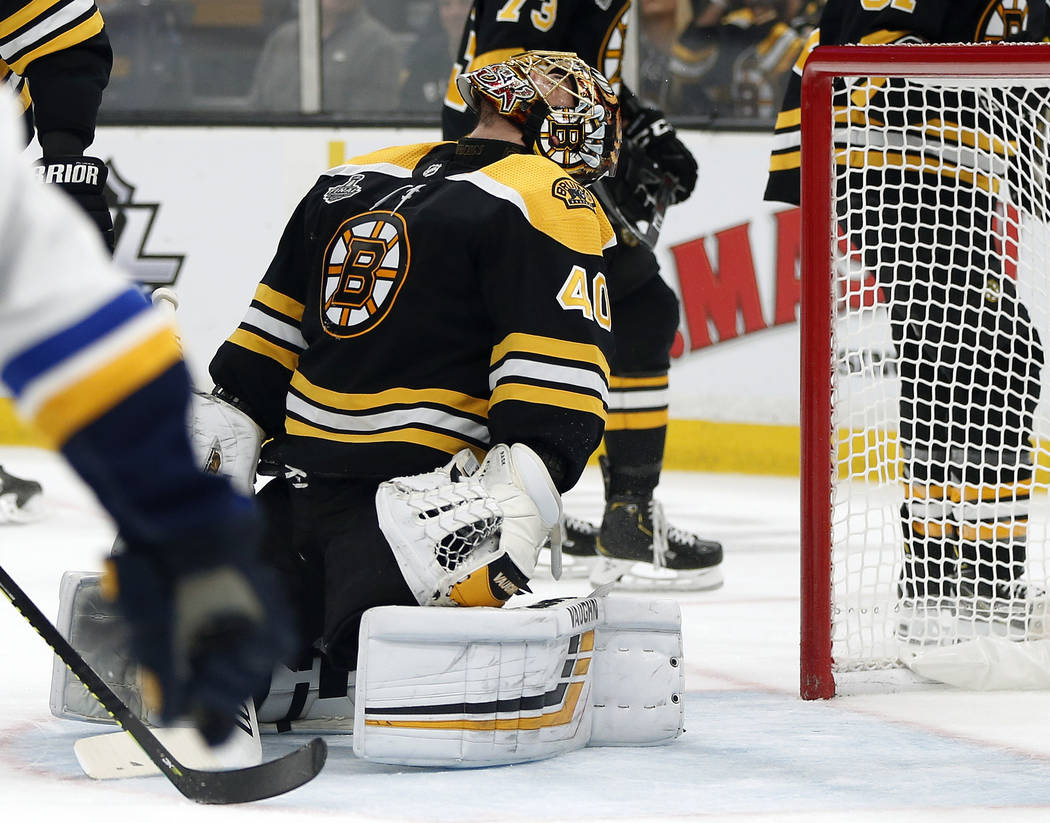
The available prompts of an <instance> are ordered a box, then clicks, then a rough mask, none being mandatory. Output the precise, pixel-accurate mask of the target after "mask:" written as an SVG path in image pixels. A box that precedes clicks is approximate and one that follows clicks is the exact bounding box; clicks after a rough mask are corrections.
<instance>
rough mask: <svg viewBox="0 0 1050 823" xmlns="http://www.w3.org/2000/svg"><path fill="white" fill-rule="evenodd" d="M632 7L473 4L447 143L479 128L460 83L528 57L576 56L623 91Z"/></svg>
mask: <svg viewBox="0 0 1050 823" xmlns="http://www.w3.org/2000/svg"><path fill="white" fill-rule="evenodd" d="M630 6H631V0H574V2H572V3H558V2H557V0H509V1H508V0H474V8H473V9H472V10H471V12H470V16H469V17H468V18H467V24H466V26H465V27H464V31H463V39H462V41H461V42H460V46H459V57H458V59H457V61H456V64H455V66H453V69H452V76H451V78H450V80H449V86H448V91H447V92H446V94H445V101H444V106H443V108H442V111H441V130H442V133H443V134H444V136H445V139H447V140H455V139H456V138H458V137H462V136H463V135H464V134H466V133H467V132H469V131H470V130H471V129H472V128H473V127H474V124H475V123H476V122H477V117H476V116H475V115H474V113H473V112H471V111H470V109H469V108H467V104H466V103H465V102H464V101H463V97H462V96H461V95H460V93H459V90H458V89H457V87H456V77H457V76H459V74H460V73H463V72H468V71H474V70H475V69H479V68H481V67H482V66H488V65H490V64H492V63H498V62H500V61H501V60H506V59H507V58H508V57H510V56H511V55H514V54H519V53H520V52H523V51H531V50H533V49H542V50H545V51H571V52H575V53H576V54H577V55H578V56H579V57H580V59H581V60H583V61H584V62H585V63H587V65H589V66H593V67H594V68H596V69H598V71H600V72H601V73H602V74H604V75H605V76H606V77H607V78H608V79H609V81H610V82H611V83H612V84H613V88H614V89H619V84H620V74H621V69H622V62H623V48H624V41H625V39H626V31H627V10H628V9H629V8H630Z"/></svg>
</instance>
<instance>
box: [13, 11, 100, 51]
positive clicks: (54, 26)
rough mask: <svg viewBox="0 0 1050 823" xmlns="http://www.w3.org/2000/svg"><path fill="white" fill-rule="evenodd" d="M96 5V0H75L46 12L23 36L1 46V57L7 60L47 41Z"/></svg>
mask: <svg viewBox="0 0 1050 823" xmlns="http://www.w3.org/2000/svg"><path fill="white" fill-rule="evenodd" d="M94 7H95V2H94V0H73V2H72V3H70V4H69V5H68V6H63V7H62V8H60V9H59V10H58V11H56V12H54V13H53V14H46V13H45V14H44V15H43V16H42V17H41V18H39V20H38V22H37V24H36V25H35V26H32V27H31V28H30V29H29V30H28V31H27V32H26V33H25V34H23V35H22V36H21V37H16V38H15V39H14V40H10V41H8V42H7V43H4V44H3V47H2V48H0V57H2V58H4V60H5V61H7V60H8V59H9V58H10V57H11V56H12V55H14V54H17V53H18V52H20V51H22V50H23V49H26V48H29V47H30V46H33V45H35V44H37V43H45V42H47V40H49V39H50V37H51V35H52V34H53V33H54V32H56V31H57V30H58V29H60V28H62V26H64V25H65V24H66V23H69V22H71V21H73V20H75V19H76V18H78V17H80V16H81V15H82V14H85V13H87V12H89V11H91V10H92V9H93V8H94Z"/></svg>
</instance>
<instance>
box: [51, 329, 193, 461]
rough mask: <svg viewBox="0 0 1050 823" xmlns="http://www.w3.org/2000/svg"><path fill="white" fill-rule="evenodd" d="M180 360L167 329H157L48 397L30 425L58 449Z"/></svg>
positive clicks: (172, 335) (171, 333)
mask: <svg viewBox="0 0 1050 823" xmlns="http://www.w3.org/2000/svg"><path fill="white" fill-rule="evenodd" d="M181 357H182V352H181V350H180V348H179V342H178V339H177V338H176V336H175V334H174V333H173V330H172V328H171V327H170V326H165V327H163V328H161V329H158V330H157V331H156V332H154V333H153V334H151V335H149V336H148V337H146V338H145V339H143V340H142V341H140V342H139V343H138V345H135V346H133V347H131V348H130V349H127V350H125V351H124V352H123V353H122V354H121V355H120V356H118V357H115V358H113V359H112V360H109V361H108V362H106V363H105V365H103V366H102V367H101V368H98V369H96V370H95V371H93V372H91V373H90V374H88V375H86V376H85V377H84V378H83V379H81V380H79V381H77V382H76V383H74V384H73V385H72V386H69V387H68V388H66V389H65V390H63V391H61V392H58V393H57V394H55V395H53V396H51V397H50V398H48V400H47V402H45V403H44V404H43V405H42V406H41V407H40V409H39V410H38V411H37V412H36V414H35V415H34V416H33V422H34V423H35V424H36V425H37V427H38V428H39V429H40V430H41V431H42V432H43V433H44V434H45V435H47V436H48V437H49V438H50V439H51V441H52V443H53V444H54V445H56V446H61V445H62V444H63V443H64V442H65V441H66V440H68V439H69V438H70V437H71V436H72V435H73V434H74V433H76V432H77V431H79V430H80V429H82V428H83V427H84V426H86V425H88V424H89V423H91V422H93V421H95V420H97V419H98V418H99V417H101V416H102V415H103V414H105V413H106V412H107V411H109V410H110V409H112V408H113V407H114V406H116V405H117V404H118V403H120V402H121V401H123V400H124V399H125V398H126V397H128V396H129V395H131V394H133V393H134V392H136V391H138V390H139V389H140V388H142V387H143V386H144V385H146V384H147V383H149V382H150V381H151V380H154V379H155V378H156V377H157V376H159V375H160V374H162V373H163V372H165V371H166V370H167V369H169V368H171V367H172V366H173V365H174V364H175V363H177V362H178V361H179V359H180V358H181Z"/></svg>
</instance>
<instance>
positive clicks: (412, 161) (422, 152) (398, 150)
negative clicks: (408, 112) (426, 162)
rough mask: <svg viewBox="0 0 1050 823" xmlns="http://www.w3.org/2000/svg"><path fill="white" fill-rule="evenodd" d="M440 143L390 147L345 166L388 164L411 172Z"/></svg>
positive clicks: (348, 162)
mask: <svg viewBox="0 0 1050 823" xmlns="http://www.w3.org/2000/svg"><path fill="white" fill-rule="evenodd" d="M441 142H442V141H436V142H433V143H416V144H415V145H411V146H392V147H390V148H386V149H379V150H378V151H373V152H369V153H368V154H362V155H359V156H357V157H354V158H351V159H350V160H347V161H346V165H348V166H372V165H377V164H379V163H389V164H390V165H392V166H398V167H400V168H403V169H406V170H407V171H412V170H413V169H414V168H415V167H416V166H417V165H418V164H419V161H420V160H422V159H423V158H424V157H425V156H426V155H428V154H429V153H430V152H431V151H433V150H434V148H435V147H436V146H440V145H441ZM339 168H341V167H337V168H334V169H331V170H329V171H328V174H339V173H340V172H339Z"/></svg>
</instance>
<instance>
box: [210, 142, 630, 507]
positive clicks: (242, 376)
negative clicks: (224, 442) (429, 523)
mask: <svg viewBox="0 0 1050 823" xmlns="http://www.w3.org/2000/svg"><path fill="white" fill-rule="evenodd" d="M523 151H524V150H523V149H520V150H519V149H518V148H517V147H514V146H512V145H511V144H509V143H504V142H499V141H488V140H462V141H460V142H459V143H425V144H419V145H412V146H404V147H398V148H390V149H385V150H382V151H379V152H376V153H374V154H370V155H366V156H363V157H359V158H356V159H354V160H351V161H350V162H349V163H348V164H347V165H345V166H340V167H338V168H335V169H332V170H330V171H328V172H326V173H325V174H323V175H322V176H321V177H320V179H319V180H318V181H317V183H316V184H315V185H314V187H313V188H312V189H311V190H310V191H309V193H308V194H307V195H306V197H304V198H303V200H302V201H301V202H300V204H299V206H298V207H297V208H296V210H295V212H294V213H293V215H292V217H291V220H290V221H289V223H288V226H287V228H286V230H285V232H284V235H283V237H282V238H281V240H280V244H279V246H278V249H277V253H276V256H275V257H274V258H273V261H272V262H271V264H270V266H269V268H268V270H267V272H266V274H265V276H264V277H263V279H262V282H261V283H260V285H259V286H258V289H257V290H256V293H255V298H254V300H253V301H252V303H251V306H250V308H249V310H248V312H247V314H246V315H245V317H244V320H243V321H242V322H241V324H240V326H239V327H238V328H237V330H236V331H235V332H234V333H233V335H232V336H231V337H230V338H229V340H228V341H227V342H226V343H224V344H223V345H222V346H221V347H220V349H219V351H218V352H217V354H216V356H215V357H214V358H213V360H212V363H211V374H212V377H213V378H214V380H215V382H216V383H217V384H218V385H219V386H222V387H223V388H224V389H226V390H227V391H229V392H231V393H232V394H234V395H235V396H236V397H237V398H239V399H240V400H241V401H242V402H243V403H244V404H245V406H246V408H247V410H248V411H249V413H250V414H251V415H252V416H253V417H254V418H255V419H256V420H257V422H259V424H260V425H261V426H262V427H263V428H264V430H265V431H266V433H267V434H268V435H269V436H271V437H273V438H275V439H274V442H273V444H272V445H271V446H269V447H268V452H269V455H268V456H271V457H273V458H274V459H276V460H279V461H280V462H283V463H286V464H288V465H291V466H295V467H297V468H300V469H303V470H305V471H307V472H314V473H318V474H327V475H341V476H355V477H361V478H376V479H382V478H389V477H394V476H397V475H405V474H415V473H419V472H423V471H429V470H431V469H433V468H434V467H435V466H437V465H439V464H440V463H443V462H445V461H447V459H448V457H449V455H451V454H454V453H455V452H457V451H458V450H460V449H462V448H464V447H468V448H471V449H473V450H474V451H475V452H476V453H478V454H479V455H480V454H481V453H482V452H484V451H485V450H487V449H488V448H489V447H490V446H491V445H493V444H495V443H498V442H507V443H512V442H521V443H525V444H527V445H529V446H531V447H532V448H533V449H535V450H536V451H537V452H538V453H539V454H541V455H542V456H544V457H545V458H553V461H551V460H548V464H549V465H550V464H551V462H553V464H554V465H553V466H552V476H553V477H554V479H555V482H556V484H557V485H558V486H559V488H561V489H562V490H563V491H564V490H566V489H568V488H570V487H571V486H572V485H573V484H575V482H576V480H577V479H578V478H579V475H580V473H581V472H582V470H583V467H584V465H585V464H586V461H587V458H588V457H589V455H590V454H591V453H592V452H593V451H594V449H595V448H597V446H598V443H599V442H600V440H601V437H602V433H603V429H604V421H605V416H606V405H607V391H608V372H609V367H608V363H607V356H608V352H609V346H610V341H611V331H610V328H611V322H610V314H609V311H610V310H609V294H608V288H607V286H606V280H605V274H604V264H603V257H602V252H603V249H604V248H606V247H607V246H609V245H611V243H612V242H613V241H612V237H613V234H612V228H611V227H610V225H609V223H608V220H607V219H606V218H605V215H604V213H603V212H602V210H601V209H600V208H598V207H597V205H596V203H595V200H594V197H593V196H592V195H591V194H590V192H588V191H587V190H586V189H584V188H583V187H582V186H581V185H580V184H578V183H576V182H575V181H574V180H572V179H571V178H569V177H567V176H566V175H565V173H564V172H563V171H562V170H561V169H560V168H559V167H558V166H557V165H556V164H554V163H552V162H551V161H550V160H547V159H546V158H543V157H539V156H537V155H531V154H525V153H522V152H523ZM559 475H560V476H559Z"/></svg>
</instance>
